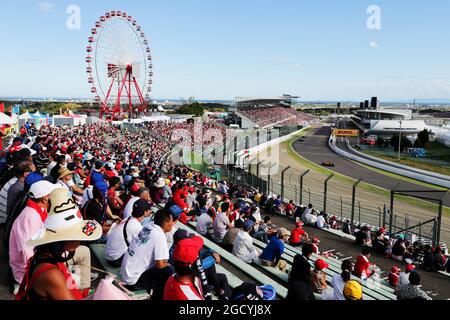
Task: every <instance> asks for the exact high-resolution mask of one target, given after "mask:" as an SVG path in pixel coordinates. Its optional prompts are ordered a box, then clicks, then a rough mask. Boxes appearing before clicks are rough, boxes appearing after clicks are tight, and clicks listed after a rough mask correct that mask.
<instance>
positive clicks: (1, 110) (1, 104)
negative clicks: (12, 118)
mask: <svg viewBox="0 0 450 320" xmlns="http://www.w3.org/2000/svg"><path fill="white" fill-rule="evenodd" d="M0 112H2V113H5V104H4V103H0Z"/></svg>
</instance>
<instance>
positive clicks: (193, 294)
mask: <svg viewBox="0 0 450 320" xmlns="http://www.w3.org/2000/svg"><path fill="white" fill-rule="evenodd" d="M195 282H196V283H195V284H193V283H183V282H180V281H179V280H177V278H176V277H175V275H173V276H171V277H170V278H169V279H168V280H167V282H166V285H165V287H164V298H163V299H164V300H172V301H179V300H205V299H204V298H203V293H202V288H201V284H200V280H199V279H198V278H197V277H195Z"/></svg>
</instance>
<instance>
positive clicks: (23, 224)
mask: <svg viewBox="0 0 450 320" xmlns="http://www.w3.org/2000/svg"><path fill="white" fill-rule="evenodd" d="M57 188H58V186H56V185H54V184H52V183H50V182H48V181H39V182H36V183H34V184H33V185H32V186H31V188H30V192H29V196H30V200H28V202H27V206H26V207H25V209H23V210H22V212H21V213H20V215H19V216H18V217H17V218H16V220H15V221H14V223H13V225H12V228H11V233H10V238H9V265H10V267H11V269H12V273H13V276H14V279H15V281H16V282H17V283H19V284H20V283H21V282H22V279H23V276H24V274H25V271H26V267H27V263H28V261H29V260H30V258H32V257H33V255H34V251H33V247H30V246H28V245H27V241H29V240H31V239H32V238H33V237H34V236H35V235H36V234H38V233H39V232H40V231H41V230H42V229H44V227H45V225H44V223H45V220H46V219H47V216H48V212H47V210H48V205H49V201H50V194H51V193H52V192H53V191H54V190H55V189H57Z"/></svg>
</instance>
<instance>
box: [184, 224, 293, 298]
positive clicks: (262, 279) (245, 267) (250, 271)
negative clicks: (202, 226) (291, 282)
mask: <svg viewBox="0 0 450 320" xmlns="http://www.w3.org/2000/svg"><path fill="white" fill-rule="evenodd" d="M177 226H178V228H180V229H184V230H186V231H188V232H190V233H193V234H195V235H197V236H200V237H202V239H203V242H204V245H205V247H207V248H209V249H211V250H214V251H215V252H217V253H218V254H219V255H220V257H221V258H222V259H224V260H226V261H227V262H229V263H230V264H232V265H233V266H235V267H236V268H238V269H239V270H241V271H242V272H244V273H245V274H247V275H248V276H249V277H250V278H252V279H254V280H256V281H257V282H258V283H260V284H269V285H271V286H273V287H274V288H275V291H276V292H277V295H278V296H279V297H280V298H283V299H285V298H286V296H287V288H286V287H284V286H282V285H281V284H279V283H278V282H277V281H275V280H273V279H271V278H270V277H268V276H267V275H265V274H263V273H262V272H260V271H259V270H258V269H256V268H255V267H253V266H251V265H250V264H247V263H245V262H243V261H242V260H240V259H238V258H237V257H235V256H233V255H232V254H231V253H229V252H228V251H226V250H224V249H223V248H221V247H220V246H218V245H217V244H215V243H213V242H212V241H210V240H208V239H206V238H205V237H203V236H202V235H200V234H199V233H198V232H197V231H195V228H192V227H189V226H186V225H184V224H182V223H179V222H178V223H177Z"/></svg>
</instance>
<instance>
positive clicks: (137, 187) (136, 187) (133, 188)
mask: <svg viewBox="0 0 450 320" xmlns="http://www.w3.org/2000/svg"><path fill="white" fill-rule="evenodd" d="M140 188H141V187H140V186H139V185H138V184H137V183H135V184H133V185H132V186H131V188H130V189H131V192H138V191H139V189H140Z"/></svg>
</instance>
